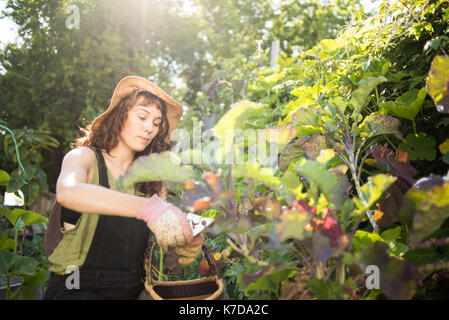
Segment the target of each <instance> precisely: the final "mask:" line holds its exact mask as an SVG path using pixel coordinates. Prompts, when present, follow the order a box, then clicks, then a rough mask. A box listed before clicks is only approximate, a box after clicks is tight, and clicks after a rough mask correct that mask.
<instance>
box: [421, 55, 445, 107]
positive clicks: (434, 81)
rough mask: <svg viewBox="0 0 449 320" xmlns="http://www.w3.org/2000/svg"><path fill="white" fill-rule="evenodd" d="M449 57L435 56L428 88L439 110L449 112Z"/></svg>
mask: <svg viewBox="0 0 449 320" xmlns="http://www.w3.org/2000/svg"><path fill="white" fill-rule="evenodd" d="M448 87H449V57H448V56H435V58H434V59H433V61H432V65H431V67H430V71H429V74H428V76H427V81H426V88H427V92H428V93H429V95H430V96H431V97H432V99H433V102H434V103H435V105H436V108H437V110H438V112H441V113H449V92H448Z"/></svg>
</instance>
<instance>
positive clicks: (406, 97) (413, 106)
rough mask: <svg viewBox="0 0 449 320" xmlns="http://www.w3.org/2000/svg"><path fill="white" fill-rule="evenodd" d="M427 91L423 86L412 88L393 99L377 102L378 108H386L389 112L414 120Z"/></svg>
mask: <svg viewBox="0 0 449 320" xmlns="http://www.w3.org/2000/svg"><path fill="white" fill-rule="evenodd" d="M426 95H427V91H426V88H425V87H423V88H421V89H420V90H418V89H416V88H413V89H411V90H409V91H407V92H406V93H404V94H403V95H401V96H400V97H399V98H397V99H396V100H395V101H387V102H383V103H380V104H379V108H380V109H386V110H387V111H388V113H389V114H391V115H393V116H396V117H401V118H405V119H408V120H412V121H413V120H414V119H415V117H416V115H417V114H418V112H419V110H421V107H422V105H423V103H424V100H425V99H426Z"/></svg>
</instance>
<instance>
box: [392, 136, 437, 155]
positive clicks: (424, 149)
mask: <svg viewBox="0 0 449 320" xmlns="http://www.w3.org/2000/svg"><path fill="white" fill-rule="evenodd" d="M435 144H436V142H435V139H434V138H433V137H431V136H426V135H425V134H424V133H422V132H420V133H418V135H415V134H414V133H409V134H408V135H407V136H406V137H405V142H401V143H400V144H399V146H398V149H400V150H403V151H405V152H407V153H408V158H409V159H410V160H427V161H433V160H435V156H436V150H435V149H434V146H435Z"/></svg>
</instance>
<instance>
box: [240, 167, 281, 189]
mask: <svg viewBox="0 0 449 320" xmlns="http://www.w3.org/2000/svg"><path fill="white" fill-rule="evenodd" d="M232 175H233V177H234V178H249V179H254V180H256V181H258V182H261V183H263V184H264V185H266V186H267V187H270V188H272V189H274V190H278V189H279V186H280V185H281V178H279V177H276V176H275V175H274V171H273V169H272V168H268V167H262V168H261V167H260V164H259V163H252V164H244V165H236V166H235V167H234V168H233V169H232Z"/></svg>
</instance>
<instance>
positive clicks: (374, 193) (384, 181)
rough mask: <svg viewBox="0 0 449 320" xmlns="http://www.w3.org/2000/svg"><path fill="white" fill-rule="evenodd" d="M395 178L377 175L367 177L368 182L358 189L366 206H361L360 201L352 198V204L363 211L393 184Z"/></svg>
mask: <svg viewBox="0 0 449 320" xmlns="http://www.w3.org/2000/svg"><path fill="white" fill-rule="evenodd" d="M395 181H396V177H391V176H387V175H386V174H377V175H375V176H371V177H368V182H367V183H365V184H364V185H363V186H361V187H360V189H361V191H362V193H363V196H364V198H365V200H366V204H363V203H362V202H361V200H360V199H358V198H354V199H353V200H354V203H355V204H356V205H357V207H359V209H360V210H362V211H365V210H367V209H369V208H371V206H372V205H373V204H374V203H375V202H376V201H377V200H379V198H380V197H381V196H382V194H383V193H384V192H385V190H387V189H388V188H389V187H390V186H391V185H392V184H393V183H394V182H395Z"/></svg>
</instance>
